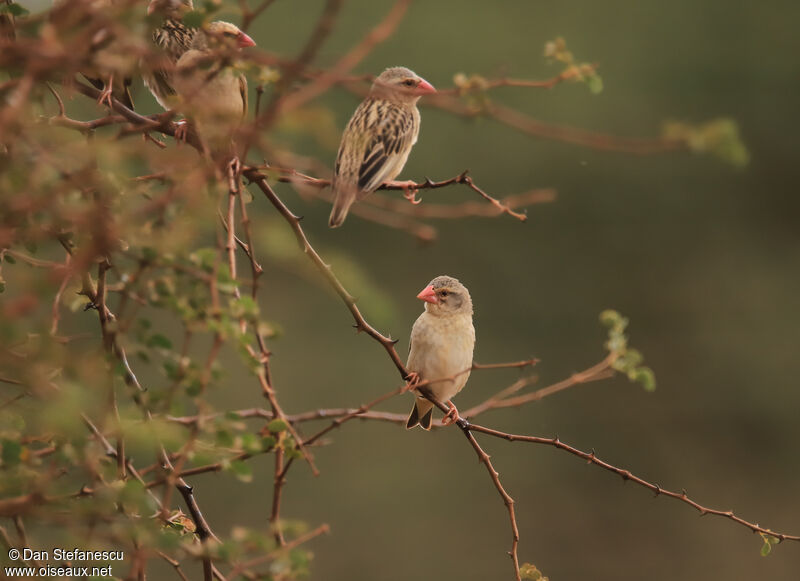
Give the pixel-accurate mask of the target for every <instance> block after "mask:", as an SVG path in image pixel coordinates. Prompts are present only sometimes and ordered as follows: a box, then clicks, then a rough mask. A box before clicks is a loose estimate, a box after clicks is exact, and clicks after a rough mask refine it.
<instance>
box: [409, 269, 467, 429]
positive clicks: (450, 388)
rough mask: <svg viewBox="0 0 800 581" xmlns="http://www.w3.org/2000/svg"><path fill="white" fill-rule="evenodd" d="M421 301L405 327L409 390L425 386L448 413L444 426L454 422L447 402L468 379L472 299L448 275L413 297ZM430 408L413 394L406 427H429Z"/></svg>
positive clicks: (453, 412)
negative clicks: (408, 336)
mask: <svg viewBox="0 0 800 581" xmlns="http://www.w3.org/2000/svg"><path fill="white" fill-rule="evenodd" d="M417 298H418V299H420V300H422V301H425V311H424V312H423V313H422V314H421V315H420V316H419V318H418V319H417V320H416V322H415V323H414V326H413V327H412V329H411V344H410V345H409V352H408V363H406V368H407V369H408V371H409V373H410V377H409V386H410V387H411V388H412V389H413V387H414V386H415V385H417V384H418V383H420V382H421V381H426V382H430V383H428V384H427V388H428V389H429V390H430V391H431V393H432V394H433V396H434V397H436V399H438V400H439V401H442V402H446V403H447V405H448V406H449V407H450V411H448V412H447V414H445V416H444V418H443V419H442V423H443V424H444V425H447V424H450V423H452V422H454V421H456V420H457V419H458V417H459V416H458V410H457V409H456V406H455V404H454V403H453V402H452V401H450V400H451V398H453V397H454V396H455V395H456V394H457V393H458V392H460V391H461V390H462V389H463V388H464V385H466V383H467V380H468V379H469V374H470V370H471V369H472V352H473V350H474V348H475V328H474V327H473V326H472V298H470V296H469V291H468V290H467V288H466V287H465V286H464V285H463V284H461V283H460V282H459V281H458V280H456V279H455V278H453V277H451V276H437V277H436V278H434V279H433V280H432V281H431V282H430V283H429V284H428V286H426V287H425V288H424V289H422V291H420V293H419V294H418V295H417ZM432 415H433V404H432V403H431V402H430V401H429V400H427V399H425V397H423V396H422V395H420V394H419V393H417V398H416V400H415V401H414V407H413V408H412V409H411V414H409V416H408V422H407V423H406V428H408V429H411V428H413V427H414V426H416V425H417V424H419V425H420V426H422V428H423V429H425V430H430V429H431V420H432Z"/></svg>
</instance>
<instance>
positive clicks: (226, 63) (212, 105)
mask: <svg viewBox="0 0 800 581" xmlns="http://www.w3.org/2000/svg"><path fill="white" fill-rule="evenodd" d="M255 44H256V43H255V42H254V41H253V39H252V38H250V37H249V36H247V35H246V34H245V33H244V32H242V31H241V30H239V28H238V27H237V26H235V25H234V24H231V23H229V22H223V21H216V22H212V23H210V24H209V25H207V26H205V27H203V28H200V29H198V30H197V32H196V33H195V34H194V38H193V39H192V45H191V48H190V49H189V50H188V51H186V52H185V53H184V54H183V55H182V56H181V58H180V59H178V63H177V66H176V71H175V75H174V78H173V82H174V85H175V90H176V92H177V94H178V96H179V98H180V106H179V109H180V111H181V112H182V113H183V114H184V115H186V116H187V117H188V118H189V119H191V121H192V122H193V123H194V126H195V129H196V130H197V134H198V135H199V136H200V138H201V139H202V140H203V142H204V143H205V144H206V145H207V146H208V148H209V149H210V151H211V153H212V154H214V155H215V156H216V155H219V154H223V155H226V154H229V153H233V152H232V140H233V136H234V134H235V133H236V130H237V129H238V127H239V125H241V123H242V120H243V119H244V117H245V115H246V114H247V79H246V78H245V76H244V75H242V74H239V73H237V72H236V71H234V70H233V69H232V67H231V66H230V65H232V64H233V63H232V62H230V61H231V59H232V58H233V59H235V55H236V53H237V52H238V51H239V50H240V49H242V48H245V47H249V46H255Z"/></svg>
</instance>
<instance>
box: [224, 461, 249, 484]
mask: <svg viewBox="0 0 800 581" xmlns="http://www.w3.org/2000/svg"><path fill="white" fill-rule="evenodd" d="M228 469H229V470H230V471H231V472H232V473H233V475H234V476H236V478H238V479H239V480H241V481H242V482H252V481H253V469H252V468H250V464H248V463H247V462H245V461H243V460H234V461H233V462H231V463H230V465H229V466H228Z"/></svg>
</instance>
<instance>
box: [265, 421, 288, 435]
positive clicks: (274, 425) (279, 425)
mask: <svg viewBox="0 0 800 581" xmlns="http://www.w3.org/2000/svg"><path fill="white" fill-rule="evenodd" d="M288 427H289V426H287V425H286V422H284V421H283V420H282V419H280V418H275V419H274V420H272V421H271V422H270V423H268V424H267V429H268V430H269V431H270V432H272V433H273V434H277V433H279V432H282V431H284V430H285V429H286V428H288Z"/></svg>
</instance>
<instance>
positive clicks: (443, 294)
mask: <svg viewBox="0 0 800 581" xmlns="http://www.w3.org/2000/svg"><path fill="white" fill-rule="evenodd" d="M449 294H450V293H449V292H447V291H446V290H443V291H439V295H440V296H442V297H446V296H447V295H449Z"/></svg>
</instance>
